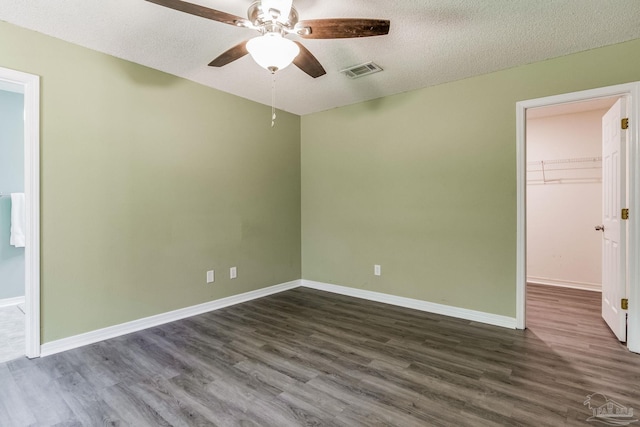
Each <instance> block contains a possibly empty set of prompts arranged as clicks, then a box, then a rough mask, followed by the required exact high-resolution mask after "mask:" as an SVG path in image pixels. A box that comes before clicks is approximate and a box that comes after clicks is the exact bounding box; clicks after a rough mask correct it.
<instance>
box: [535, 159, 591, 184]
mask: <svg viewBox="0 0 640 427" xmlns="http://www.w3.org/2000/svg"><path fill="white" fill-rule="evenodd" d="M601 181H602V157H580V158H571V159H553V160H537V161H531V162H527V183H532V184H535V183H542V184H546V183H563V182H601Z"/></svg>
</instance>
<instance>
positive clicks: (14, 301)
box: [0, 297, 24, 308]
mask: <svg viewBox="0 0 640 427" xmlns="http://www.w3.org/2000/svg"><path fill="white" fill-rule="evenodd" d="M18 304H24V297H14V298H4V299H0V308H2V307H11V306H12V305H18Z"/></svg>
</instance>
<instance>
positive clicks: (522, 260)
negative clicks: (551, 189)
mask: <svg viewBox="0 0 640 427" xmlns="http://www.w3.org/2000/svg"><path fill="white" fill-rule="evenodd" d="M614 96H626V97H627V100H628V103H627V113H628V116H629V130H628V131H627V132H628V138H629V145H628V147H629V151H628V153H627V154H628V157H629V163H628V164H629V171H628V186H629V206H628V208H629V211H630V214H629V220H628V253H627V259H628V281H629V282H628V283H629V286H628V289H629V295H627V297H628V299H629V309H628V311H627V315H628V333H627V347H628V348H629V350H631V351H633V352H636V353H640V310H639V308H640V262H639V260H638V258H639V256H640V252H639V251H640V221H638V219H639V218H640V145H639V140H640V126H638V125H639V124H640V82H633V83H625V84H621V85H615V86H607V87H602V88H597V89H590V90H584V91H579V92H571V93H566V94H561V95H554V96H548V97H544V98H536V99H530V100H526V101H520V102H517V103H516V162H517V165H516V174H517V197H516V203H517V226H516V228H517V239H516V327H517V328H518V329H524V328H525V327H526V282H527V268H526V266H527V264H526V260H527V250H526V248H527V245H526V230H527V228H526V196H527V188H526V182H527V180H526V178H527V177H526V173H527V158H526V114H527V109H529V108H538V107H548V106H552V105H557V104H565V103H570V102H581V101H589V100H593V99H598V98H609V97H614Z"/></svg>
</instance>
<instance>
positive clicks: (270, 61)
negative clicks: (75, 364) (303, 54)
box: [247, 32, 300, 73]
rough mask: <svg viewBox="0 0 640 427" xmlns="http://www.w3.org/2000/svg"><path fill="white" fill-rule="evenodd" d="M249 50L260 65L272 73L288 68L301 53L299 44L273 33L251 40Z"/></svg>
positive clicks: (248, 45) (248, 44) (248, 43)
mask: <svg viewBox="0 0 640 427" xmlns="http://www.w3.org/2000/svg"><path fill="white" fill-rule="evenodd" d="M247 50H248V51H249V53H250V54H251V57H252V58H253V60H254V61H256V62H257V63H258V65H260V66H261V67H262V68H265V69H267V70H269V71H271V72H272V73H275V72H276V71H278V70H282V69H284V68H286V67H288V66H289V65H290V64H291V63H292V62H293V60H294V59H295V57H296V56H298V54H299V53H300V48H299V47H298V45H297V44H295V43H294V42H293V41H291V40H289V39H286V38H284V37H282V35H281V34H279V33H272V32H269V33H266V34H265V35H263V36H259V37H254V38H252V39H251V40H249V41H248V42H247Z"/></svg>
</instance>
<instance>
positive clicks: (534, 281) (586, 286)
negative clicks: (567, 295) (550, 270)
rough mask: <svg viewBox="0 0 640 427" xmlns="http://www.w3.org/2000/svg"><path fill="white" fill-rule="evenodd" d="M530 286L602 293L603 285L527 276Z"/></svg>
mask: <svg viewBox="0 0 640 427" xmlns="http://www.w3.org/2000/svg"><path fill="white" fill-rule="evenodd" d="M527 284H528V285H545V286H557V287H559V288H571V289H580V290H583V291H593V292H602V284H600V283H589V282H574V281H572V280H561V279H550V278H548V277H535V276H527Z"/></svg>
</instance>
